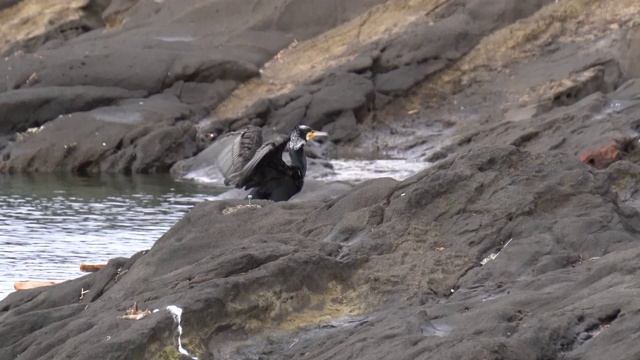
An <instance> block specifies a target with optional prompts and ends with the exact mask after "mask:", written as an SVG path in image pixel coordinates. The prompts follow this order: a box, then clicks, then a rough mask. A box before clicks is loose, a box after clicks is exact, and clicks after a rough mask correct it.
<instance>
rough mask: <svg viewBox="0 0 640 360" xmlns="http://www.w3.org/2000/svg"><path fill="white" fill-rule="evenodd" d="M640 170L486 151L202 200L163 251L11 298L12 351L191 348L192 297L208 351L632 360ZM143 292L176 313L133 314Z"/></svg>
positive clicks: (146, 302) (4, 351)
mask: <svg viewBox="0 0 640 360" xmlns="http://www.w3.org/2000/svg"><path fill="white" fill-rule="evenodd" d="M639 175H640V167H638V166H637V165H634V164H631V163H629V162H625V161H622V162H619V163H616V164H614V165H613V166H612V167H610V168H608V169H605V170H594V169H592V168H591V167H589V166H587V165H585V164H582V163H581V162H580V161H578V160H577V159H576V158H575V157H574V156H572V155H570V154H563V153H550V154H532V153H527V152H522V151H520V150H518V149H516V148H515V147H482V148H475V149H473V151H470V152H468V153H466V154H464V155H461V156H457V157H456V158H455V159H451V160H448V161H445V162H443V163H441V164H439V165H437V166H435V167H433V168H431V169H428V170H425V171H423V172H421V173H419V174H417V175H415V176H413V177H412V178H409V179H407V180H405V181H402V182H398V181H395V180H392V179H378V180H373V181H368V182H365V183H362V184H360V185H358V186H357V187H355V188H354V189H352V190H350V191H348V192H347V193H345V194H344V195H343V196H340V197H338V198H336V199H334V200H331V201H328V202H313V201H312V202H292V203H268V202H264V201H257V202H255V204H258V205H260V206H261V207H255V206H254V207H246V206H245V207H237V205H239V204H246V203H244V202H239V201H232V200H224V201H215V202H206V203H202V204H200V205H198V206H196V207H195V208H194V209H193V210H192V211H191V212H190V213H189V214H187V215H186V216H185V218H183V219H182V220H181V221H180V222H178V223H177V224H176V225H175V226H174V227H173V228H172V229H171V230H170V231H168V232H167V233H166V234H165V235H164V236H162V237H161V238H160V239H158V241H157V242H156V243H155V245H154V246H153V247H152V248H151V249H150V250H149V251H148V252H141V253H139V254H137V255H135V256H134V257H132V258H131V259H128V260H127V259H114V260H112V261H111V262H110V264H109V266H107V267H106V268H104V269H102V270H101V271H99V272H97V273H94V274H90V275H87V276H84V277H82V278H79V279H75V280H71V281H68V282H65V283H63V284H60V285H56V286H52V287H48V288H39V289H33V290H28V291H23V292H19V293H14V294H11V295H9V296H8V297H7V298H6V299H4V300H3V301H1V302H0V344H2V345H1V346H0V357H2V358H15V357H19V358H22V359H38V358H43V357H46V358H49V359H65V358H70V357H71V358H74V359H95V358H101V359H121V358H130V359H156V358H175V359H177V358H180V354H179V353H178V343H177V339H176V337H177V334H176V326H175V324H174V321H173V319H172V317H171V314H170V313H169V312H167V311H166V310H165V308H166V307H167V306H169V305H176V306H179V307H180V308H182V309H183V313H182V323H181V325H182V329H183V335H182V346H183V347H184V349H186V351H188V352H190V353H191V354H192V355H196V356H198V357H199V358H203V359H215V358H221V357H222V358H224V357H230V358H236V357H238V358H246V359H266V358H269V359H292V358H304V357H308V358H314V359H352V358H359V359H364V358H367V359H382V358H387V359H388V358H402V359H451V358H452V357H455V358H461V359H475V358H492V359H497V358H500V359H540V358H567V359H601V358H604V357H613V358H618V359H627V358H628V359H632V358H634V357H635V356H637V354H639V353H640V345H639V344H638V343H637V341H635V340H634V337H633V334H634V333H635V328H636V324H637V322H638V321H639V319H638V315H637V311H636V308H637V296H636V293H635V291H634V290H633V289H634V287H636V286H637V285H638V280H637V279H638V275H639V274H638V271H639V267H638V264H637V261H635V258H636V257H637V256H638V255H639V254H640V247H638V244H637V240H636V239H637V237H638V234H639V233H640V214H639V213H638V211H637V210H636V209H635V208H633V207H632V206H630V205H633V204H635V203H637V194H638V191H637V190H638V189H637V182H636V181H635V179H636V178H637V177H638V176H639ZM255 204H254V205H255ZM238 224H242V226H239V225H238ZM81 290H82V291H87V290H89V291H88V292H86V293H85V294H84V295H83V296H82V297H81V296H80V295H81ZM134 302H137V306H138V308H139V309H140V310H144V309H151V310H153V309H160V311H158V312H152V313H151V314H149V315H147V316H146V317H144V318H143V319H141V320H124V319H119V318H118V316H122V315H124V314H125V311H126V310H127V309H128V308H130V307H131V305H132V304H133V303H134ZM183 358H184V357H183Z"/></svg>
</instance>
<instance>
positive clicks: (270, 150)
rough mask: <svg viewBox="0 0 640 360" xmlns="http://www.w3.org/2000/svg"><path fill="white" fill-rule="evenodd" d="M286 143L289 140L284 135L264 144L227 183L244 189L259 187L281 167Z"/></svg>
mask: <svg viewBox="0 0 640 360" xmlns="http://www.w3.org/2000/svg"><path fill="white" fill-rule="evenodd" d="M288 142H289V138H288V137H287V136H284V135H278V136H276V137H275V138H273V139H271V140H269V141H267V142H265V143H264V145H262V146H261V147H260V148H259V149H258V150H257V151H256V152H255V155H254V156H253V158H252V159H251V161H249V162H248V163H247V164H246V165H245V166H244V167H243V168H242V170H241V171H239V172H238V173H235V174H233V175H231V176H230V177H229V183H230V184H231V185H234V186H235V187H239V188H241V187H244V188H246V189H248V188H252V187H259V186H261V185H262V184H263V182H265V181H267V180H269V178H270V177H271V176H272V175H273V173H274V172H278V171H279V169H281V168H282V167H283V165H284V161H283V160H282V152H283V151H284V149H285V148H286V147H287V143H288Z"/></svg>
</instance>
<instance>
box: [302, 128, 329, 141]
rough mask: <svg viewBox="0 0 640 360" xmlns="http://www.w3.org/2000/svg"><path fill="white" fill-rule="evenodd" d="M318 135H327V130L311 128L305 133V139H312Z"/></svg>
mask: <svg viewBox="0 0 640 360" xmlns="http://www.w3.org/2000/svg"><path fill="white" fill-rule="evenodd" d="M318 136H329V133H328V132H324V131H315V130H312V131H310V132H309V133H307V140H311V139H313V138H315V137H318Z"/></svg>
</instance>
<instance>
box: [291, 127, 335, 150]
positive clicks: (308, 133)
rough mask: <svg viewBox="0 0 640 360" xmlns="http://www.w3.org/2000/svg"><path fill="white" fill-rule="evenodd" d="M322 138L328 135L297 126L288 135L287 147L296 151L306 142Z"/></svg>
mask: <svg viewBox="0 0 640 360" xmlns="http://www.w3.org/2000/svg"><path fill="white" fill-rule="evenodd" d="M322 136H329V133H326V132H324V131H317V130H313V129H312V128H311V127H309V126H307V125H298V126H296V127H295V128H294V129H293V130H292V131H291V134H290V135H289V147H290V148H292V149H295V150H298V149H299V148H300V147H302V146H303V145H304V144H306V143H307V141H308V140H311V139H314V138H317V137H322Z"/></svg>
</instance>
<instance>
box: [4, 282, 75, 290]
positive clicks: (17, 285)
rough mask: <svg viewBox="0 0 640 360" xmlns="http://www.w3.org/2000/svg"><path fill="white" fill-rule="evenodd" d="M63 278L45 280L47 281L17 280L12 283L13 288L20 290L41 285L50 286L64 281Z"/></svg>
mask: <svg viewBox="0 0 640 360" xmlns="http://www.w3.org/2000/svg"><path fill="white" fill-rule="evenodd" d="M64 281H65V280H47V281H18V282H15V283H13V288H14V289H16V290H18V291H20V290H28V289H35V288H38V287H42V286H50V285H55V284H59V283H61V282H64Z"/></svg>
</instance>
